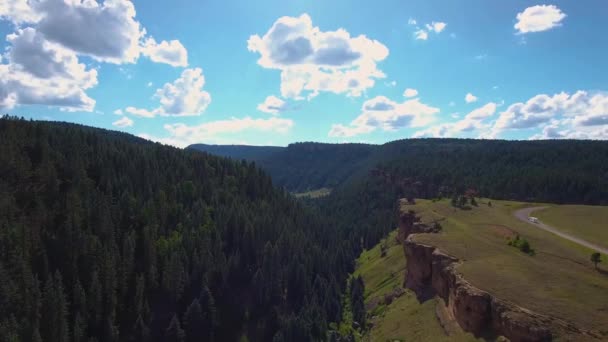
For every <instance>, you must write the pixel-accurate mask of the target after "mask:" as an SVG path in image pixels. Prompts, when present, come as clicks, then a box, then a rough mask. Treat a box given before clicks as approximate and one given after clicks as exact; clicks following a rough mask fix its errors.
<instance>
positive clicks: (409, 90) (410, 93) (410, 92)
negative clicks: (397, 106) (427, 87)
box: [403, 88, 418, 97]
mask: <svg viewBox="0 0 608 342" xmlns="http://www.w3.org/2000/svg"><path fill="white" fill-rule="evenodd" d="M417 95H418V90H416V89H413V88H407V89H405V91H404V92H403V96H405V97H414V96H417Z"/></svg>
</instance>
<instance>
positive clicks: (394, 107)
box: [329, 96, 439, 137]
mask: <svg viewBox="0 0 608 342" xmlns="http://www.w3.org/2000/svg"><path fill="white" fill-rule="evenodd" d="M437 113H439V108H435V107H431V106H429V105H426V104H424V103H422V102H420V100H419V99H412V100H406V101H405V102H402V103H398V102H395V101H392V100H390V99H388V98H387V97H385V96H376V97H375V98H373V99H370V100H368V101H365V103H363V107H362V113H361V114H360V115H359V116H358V117H357V118H355V119H354V120H353V121H352V122H351V123H350V124H349V125H347V126H346V125H342V124H335V125H332V128H331V130H330V131H329V136H330V137H352V136H355V135H359V134H365V133H370V132H373V131H375V130H376V129H382V130H384V131H395V130H397V129H399V128H403V127H421V126H424V125H427V124H429V123H430V122H432V121H433V119H434V114H437Z"/></svg>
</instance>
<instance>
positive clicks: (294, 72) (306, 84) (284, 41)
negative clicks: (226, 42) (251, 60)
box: [247, 14, 389, 99]
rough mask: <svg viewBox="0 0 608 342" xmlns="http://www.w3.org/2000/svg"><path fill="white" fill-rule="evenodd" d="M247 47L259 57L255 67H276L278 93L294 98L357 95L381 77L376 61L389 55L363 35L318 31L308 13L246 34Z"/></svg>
mask: <svg viewBox="0 0 608 342" xmlns="http://www.w3.org/2000/svg"><path fill="white" fill-rule="evenodd" d="M247 48H248V49H249V51H251V52H256V53H258V54H259V55H260V58H259V59H258V64H259V65H260V66H262V67H264V68H268V69H278V70H281V95H282V96H283V97H285V98H296V99H300V98H302V93H304V92H306V93H307V95H308V97H309V98H311V97H314V96H316V95H318V94H319V93H320V92H322V91H324V92H332V93H336V94H343V93H345V94H347V95H349V96H360V95H361V94H362V92H363V91H365V90H366V89H368V88H371V87H373V86H374V84H375V79H379V78H384V77H385V75H384V73H383V72H382V71H380V70H379V69H378V68H377V66H376V64H377V63H378V62H380V61H382V60H384V59H385V58H386V57H387V56H388V54H389V50H388V48H387V47H386V46H384V45H383V44H382V43H380V42H378V41H377V40H372V39H369V38H367V37H366V36H364V35H360V36H357V37H351V36H350V33H348V32H347V31H346V30H344V29H338V30H336V31H321V30H320V29H319V28H318V27H314V26H313V24H312V19H311V18H310V16H309V15H308V14H303V15H301V16H300V17H281V18H279V19H278V20H277V21H276V22H275V23H274V24H273V25H272V27H271V28H270V29H269V30H268V32H266V34H264V35H263V36H259V35H252V36H251V37H249V40H248V41H247Z"/></svg>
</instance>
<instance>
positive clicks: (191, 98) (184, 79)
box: [125, 68, 211, 118]
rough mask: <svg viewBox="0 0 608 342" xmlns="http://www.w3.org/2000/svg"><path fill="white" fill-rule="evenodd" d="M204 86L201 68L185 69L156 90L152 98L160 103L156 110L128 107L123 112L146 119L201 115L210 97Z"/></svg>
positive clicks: (209, 101)
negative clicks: (172, 80) (178, 76)
mask: <svg viewBox="0 0 608 342" xmlns="http://www.w3.org/2000/svg"><path fill="white" fill-rule="evenodd" d="M204 85H205V76H203V70H202V69H201V68H194V69H185V70H184V71H183V72H182V74H181V77H180V78H178V79H177V80H175V81H174V82H173V83H165V85H164V86H163V87H162V88H159V89H157V90H156V93H155V95H154V97H155V98H157V99H158V100H159V101H160V106H159V107H158V108H156V109H153V110H147V109H141V108H135V107H132V106H130V107H127V108H126V109H125V111H126V112H127V113H131V114H133V115H137V116H141V117H146V118H151V117H154V116H156V115H161V116H195V115H201V114H202V113H203V112H204V111H205V109H207V106H208V105H209V104H210V103H211V95H209V93H208V92H206V91H204V90H203V86H204Z"/></svg>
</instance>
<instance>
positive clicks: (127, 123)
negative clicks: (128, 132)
mask: <svg viewBox="0 0 608 342" xmlns="http://www.w3.org/2000/svg"><path fill="white" fill-rule="evenodd" d="M112 126H116V127H120V128H125V127H131V126H133V120H131V119H129V118H128V117H126V116H123V117H122V118H120V119H118V120H116V121H114V122H112Z"/></svg>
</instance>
